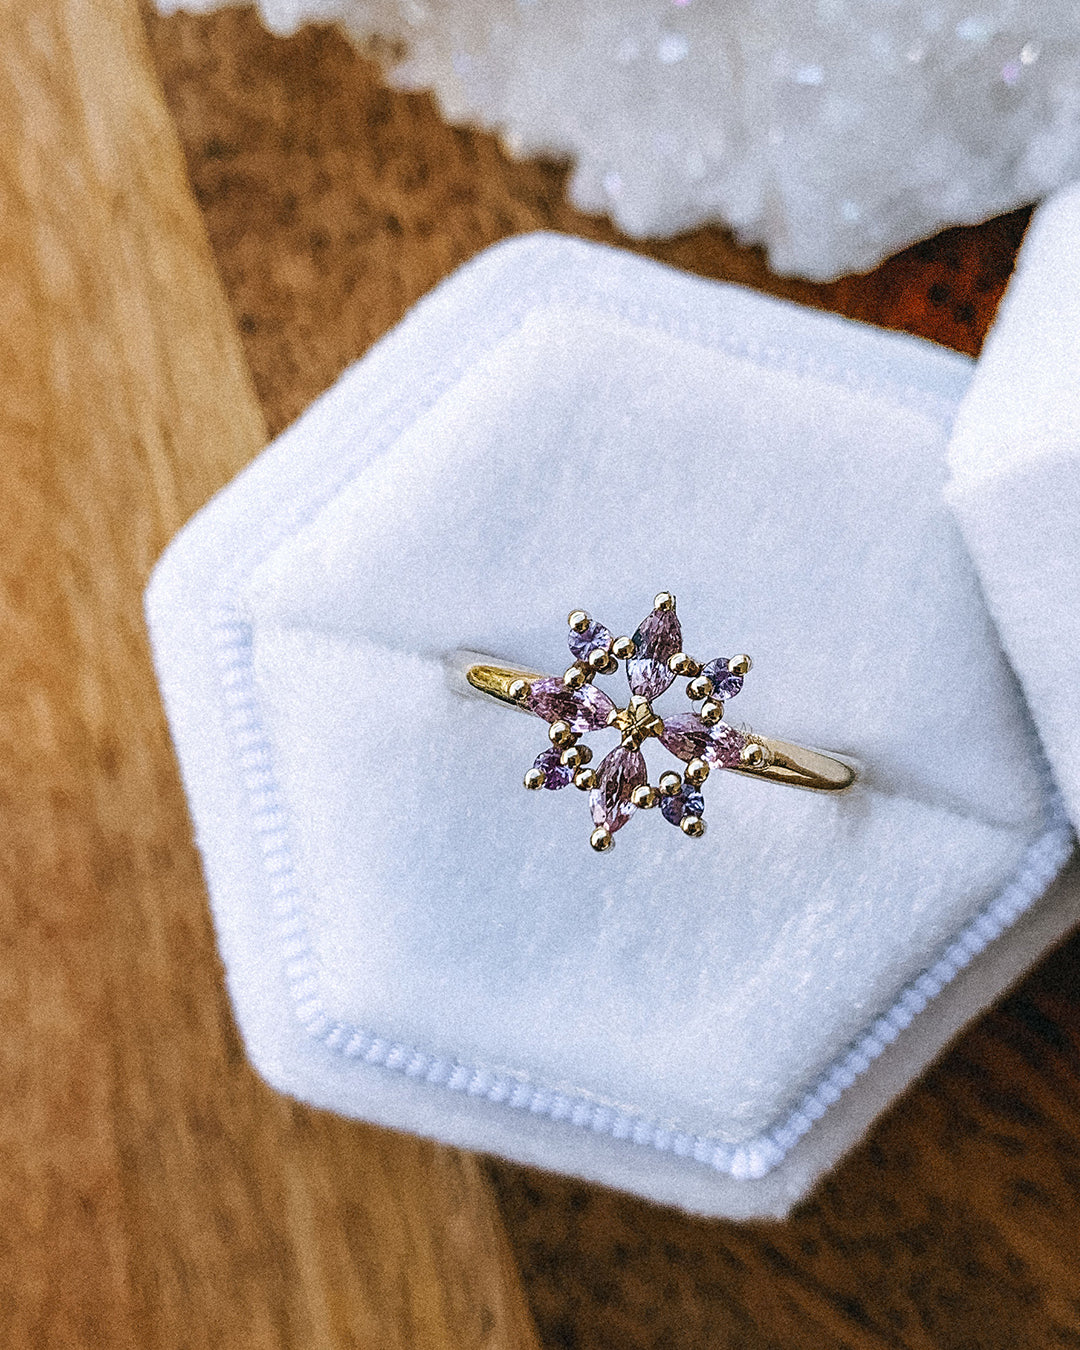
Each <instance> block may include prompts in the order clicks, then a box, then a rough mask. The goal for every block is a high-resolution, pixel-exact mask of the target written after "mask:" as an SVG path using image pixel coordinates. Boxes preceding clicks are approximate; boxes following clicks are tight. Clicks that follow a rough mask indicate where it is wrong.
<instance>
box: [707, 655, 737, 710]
mask: <svg viewBox="0 0 1080 1350" xmlns="http://www.w3.org/2000/svg"><path fill="white" fill-rule="evenodd" d="M701 673H702V675H707V676H708V678H709V679H710V680H711V681H712V687H713V693H714V694H715V695H716V697H717V698H719V699H723V700H724V701H725V702H726V701H727V700H728V699H729V698H734V697H735V695H736V694H737V693H738V692H739V690H740V689H741V688H742V682H743V677H742V676H741V675H736V674H735V673H734V671H730V670H728V667H727V657H725V656H718V657H717V658H716V660H715V661H710V662H709V664H708V665H707V666H702V668H701Z"/></svg>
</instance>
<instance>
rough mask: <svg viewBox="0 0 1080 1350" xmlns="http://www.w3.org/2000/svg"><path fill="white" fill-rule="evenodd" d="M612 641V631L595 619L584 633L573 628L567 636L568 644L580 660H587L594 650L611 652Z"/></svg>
mask: <svg viewBox="0 0 1080 1350" xmlns="http://www.w3.org/2000/svg"><path fill="white" fill-rule="evenodd" d="M611 641H612V639H611V633H610V631H609V630H608V629H606V628H605V627H604V625H603V624H602V623H597V622H596V620H595V619H594V620H593V621H592V623H590V624H589V626H588V628H586V629H585V631H584V633H575V632H574V630H573V629H572V628H571V629H570V632H569V634H568V635H567V638H566V642H567V645H568V646H569V648H570V650H571V652H573V654H574V656H575V657H576V658H577V660H579V661H587V660H588V659H589V657H590V656H591V655H592V653H593V652H609V651H610V650H611Z"/></svg>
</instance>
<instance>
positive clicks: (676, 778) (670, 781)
mask: <svg viewBox="0 0 1080 1350" xmlns="http://www.w3.org/2000/svg"><path fill="white" fill-rule="evenodd" d="M681 787H682V778H681V776H680V775H679V774H677V773H672V772H671V771H670V770H669V771H668V772H667V773H662V774H661V775H660V791H661V792H662V793H663V794H664V796H665V797H674V796H675V794H676V792H678V790H679V789H680V788H681Z"/></svg>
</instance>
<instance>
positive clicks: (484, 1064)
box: [148, 235, 1075, 1215]
mask: <svg viewBox="0 0 1080 1350" xmlns="http://www.w3.org/2000/svg"><path fill="white" fill-rule="evenodd" d="M971 382H972V365H971V363H970V362H969V361H967V360H966V359H964V358H961V357H959V356H956V355H954V354H950V353H947V352H945V351H942V350H939V349H935V348H933V347H931V346H930V345H929V344H926V343H920V342H918V341H915V340H913V339H910V338H906V337H900V336H897V335H892V334H887V333H884V332H879V331H876V330H871V329H868V328H864V327H861V326H859V325H856V324H852V323H848V322H846V321H843V320H840V319H836V318H832V317H829V316H825V315H822V314H818V313H812V312H808V311H803V310H800V309H798V308H796V307H793V306H790V305H786V304H781V303H779V302H777V301H773V300H770V299H766V298H763V297H761V296H758V295H753V294H749V293H746V292H744V291H741V290H739V289H737V288H733V287H728V286H722V285H718V284H716V283H713V282H709V281H704V280H701V279H699V278H694V277H690V276H686V275H683V274H680V273H677V272H675V271H672V270H669V269H667V268H663V267H660V266H658V265H656V264H654V263H651V262H648V261H644V260H642V259H640V258H637V257H633V256H630V255H627V254H623V253H620V252H617V251H615V250H611V249H606V248H601V247H598V246H594V245H590V244H586V243H582V242H579V241H575V240H571V239H567V238H561V237H558V236H554V235H534V236H528V237H525V238H521V239H516V240H513V241H511V242H509V243H506V244H503V245H500V246H497V247H496V248H494V249H491V250H489V251H487V252H486V253H484V254H482V255H481V256H479V257H478V258H476V259H475V260H474V261H473V262H472V263H470V264H469V265H468V266H466V267H464V268H463V269H461V271H459V272H458V273H457V274H455V275H454V276H453V277H451V278H450V279H449V280H448V281H446V282H445V283H444V284H443V285H441V286H440V287H439V288H438V289H437V290H436V291H435V292H434V293H433V294H432V295H430V296H429V297H428V298H426V299H425V300H424V301H423V302H422V303H421V304H419V305H418V306H417V307H416V308H415V309H414V310H413V311H412V313H411V314H409V315H408V316H407V318H406V319H405V320H404V321H403V322H402V323H401V324H400V325H399V326H398V327H397V328H396V329H395V330H394V331H393V332H392V333H390V334H389V335H388V336H387V337H386V338H385V339H383V341H382V342H380V343H379V344H378V345H377V346H376V347H375V348H374V349H373V350H372V351H371V352H370V353H369V354H368V355H367V356H365V358H364V359H363V360H362V361H360V362H359V363H358V364H357V365H355V366H354V367H353V368H352V369H350V370H349V371H347V372H346V373H345V375H344V376H343V377H342V378H341V380H340V381H339V382H338V383H337V384H336V385H335V386H334V387H333V388H332V389H331V390H330V391H329V392H328V393H327V394H325V395H324V396H323V397H322V398H321V399H319V400H318V401H317V402H316V403H315V404H314V406H313V407H312V408H311V409H310V410H309V411H308V412H306V413H305V414H304V415H303V416H302V417H301V418H300V420H299V421H298V422H297V423H296V424H295V425H294V426H293V427H291V428H290V429H289V430H288V431H286V432H285V433H284V434H283V435H282V436H280V437H279V438H278V439H277V440H276V441H275V442H274V443H273V444H272V445H271V446H270V447H269V448H268V449H267V450H266V451H265V453H264V454H263V455H262V456H260V457H259V459H258V460H257V461H256V462H255V463H254V464H252V465H251V466H250V467H249V468H248V469H247V470H246V471H245V472H244V473H242V474H241V475H240V476H239V477H238V478H237V479H236V481H235V482H233V483H232V484H231V485H230V486H229V487H228V488H226V489H225V491H224V492H222V493H221V494H220V495H219V496H218V497H216V498H215V499H214V500H213V501H212V502H211V503H210V504H209V505H208V506H207V507H206V508H205V509H204V510H203V511H202V512H201V513H200V514H199V515H198V516H197V517H196V518H195V519H194V520H193V521H192V522H191V523H190V524H189V525H188V526H187V527H186V528H185V529H184V531H183V532H182V533H181V534H180V536H179V537H178V538H177V539H176V540H175V541H174V542H173V544H172V545H171V546H170V548H169V550H168V551H167V553H166V555H165V557H164V558H163V559H162V561H161V562H160V564H159V566H158V568H157V570H156V572H155V575H154V578H153V581H152V583H151V586H150V590H149V592H148V614H149V621H150V628H151V633H152V638H153V645H154V650H155V658H156V662H157V668H158V672H159V677H160V682H161V687H162V690H163V694H164V699H165V704H166V708H167V711H168V715H169V720H170V724H171V727H172V730H173V734H174V738H175V742H176V746H177V750H178V754H179V759H180V764H181V768H182V771H183V776H184V781H185V785H186V788H187V792H188V796H189V800H190V804H191V811H192V816H193V820H194V825H195V830H196V834H197V838H198V843H199V847H200V849H201V851H202V857H203V861H204V865H205V872H206V878H207V882H208V886H209V891H210V896H211V901H212V905H213V912H214V917H215V922H216V925H217V930H218V934H219V939H220V945H221V950H222V954H223V957H224V961H225V966H226V970H227V977H228V983H229V989H230V992H231V995H232V999H233V1004H234V1007H235V1011H236V1016H237V1019H238V1022H239V1025H240V1029H241V1032H242V1034H243V1037H244V1041H245V1044H246V1047H247V1050H248V1053H249V1055H250V1056H251V1058H252V1060H253V1062H254V1063H255V1065H256V1066H257V1067H258V1068H259V1070H260V1071H261V1072H262V1073H263V1074H264V1075H265V1077H266V1078H267V1079H268V1080H269V1081H270V1082H271V1083H273V1084H275V1085H276V1086H278V1087H279V1088H280V1089H282V1090H283V1091H285V1092H288V1093H291V1094H293V1095H294V1096H296V1097H299V1098H301V1099H303V1100H305V1101H308V1102H312V1103H314V1104H316V1105H319V1106H324V1107H328V1108H330V1109H333V1110H335V1111H339V1112H342V1113H344V1114H346V1115H351V1116H356V1117H360V1118H363V1119H365V1120H371V1121H375V1122H379V1123H382V1124H385V1125H388V1126H391V1127H393V1128H396V1129H405V1130H412V1131H415V1132H417V1133H420V1134H424V1135H428V1136H431V1137H433V1138H437V1139H441V1140H445V1141H447V1142H450V1143H453V1144H457V1145H463V1146H465V1147H469V1148H476V1149H482V1150H487V1151H491V1152H494V1153H498V1154H501V1155H504V1156H506V1157H509V1158H514V1159H519V1160H521V1161H523V1162H527V1163H533V1164H537V1165H539V1166H542V1167H546V1168H552V1169H556V1170H559V1171H563V1172H567V1173H572V1174H576V1175H578V1176H582V1177H587V1178H591V1179H594V1180H596V1181H599V1182H603V1183H606V1184H608V1185H612V1186H616V1187H621V1188H624V1189H626V1190H630V1191H635V1192H638V1193H640V1194H642V1195H645V1196H649V1197H652V1198H654V1199H657V1200H660V1201H663V1202H668V1203H673V1204H677V1205H681V1206H683V1207H685V1208H687V1209H689V1210H693V1211H696V1212H700V1213H705V1214H725V1215H754V1214H781V1213H783V1212H785V1211H786V1209H787V1208H788V1207H789V1206H790V1205H791V1204H792V1203H793V1202H794V1201H795V1200H796V1199H798V1198H799V1197H800V1196H802V1195H803V1194H805V1193H806V1191H807V1189H808V1188H809V1187H810V1186H811V1185H812V1184H813V1182H814V1180H815V1179H816V1178H817V1177H818V1176H819V1175H820V1173H821V1172H822V1171H823V1170H824V1169H825V1168H826V1167H827V1166H829V1165H830V1164H831V1163H832V1162H833V1161H834V1160H835V1159H836V1158H837V1157H838V1156H839V1155H840V1154H841V1153H842V1152H843V1150H844V1149H845V1148H847V1147H848V1146H849V1145H850V1144H852V1143H853V1142H854V1141H855V1140H856V1139H857V1138H858V1137H859V1135H860V1134H861V1133H862V1132H863V1130H864V1129H865V1128H866V1126H867V1124H868V1123H869V1122H870V1120H872V1118H873V1117H874V1116H875V1115H876V1114H877V1113H878V1112H879V1111H880V1110H881V1109H882V1108H883V1107H884V1105H885V1104H886V1103H888V1102H889V1101H890V1100H892V1099H893V1098H894V1097H895V1096H896V1095H897V1094H898V1093H899V1092H900V1091H901V1090H902V1089H903V1087H904V1086H905V1085H906V1084H907V1083H908V1082H909V1081H910V1080H911V1078H912V1077H913V1076H914V1075H915V1074H916V1073H917V1072H918V1071H919V1070H920V1069H921V1068H922V1067H923V1066H924V1065H925V1064H926V1062H927V1061H928V1060H929V1058H930V1057H931V1056H932V1055H933V1054H934V1053H935V1052H936V1051H937V1050H938V1049H939V1048H940V1047H941V1045H942V1044H944V1043H945V1042H946V1041H947V1040H948V1038H949V1037H950V1036H951V1035H952V1034H953V1033H954V1032H955V1031H956V1029H957V1028H958V1027H959V1026H960V1025H962V1023H963V1022H964V1021H965V1020H966V1019H968V1018H969V1017H971V1016H972V1015H973V1014H974V1013H975V1012H977V1011H978V1010H979V1009H980V1008H982V1007H983V1006H985V1005H986V1003H987V1002H988V1001H989V1000H990V999H991V998H993V997H994V996H995V995H996V994H997V993H998V992H1000V990H1001V989H1002V988H1004V987H1005V985H1006V984H1007V983H1008V982H1009V981H1010V980H1012V979H1013V978H1015V977H1016V976H1017V975H1018V974H1019V973H1020V972H1021V971H1022V970H1023V969H1024V968H1025V967H1026V966H1027V965H1028V964H1029V963H1030V962H1031V960H1033V959H1034V957H1035V956H1036V955H1037V954H1038V952H1040V951H1041V950H1043V949H1044V948H1045V947H1046V946H1047V944H1048V943H1050V942H1051V941H1053V940H1054V939H1055V938H1057V937H1058V936H1060V934H1061V933H1062V932H1063V931H1064V929H1065V927H1066V926H1067V923H1068V913H1069V904H1070V892H1069V890H1068V885H1067V884H1066V883H1063V882H1059V883H1057V885H1052V882H1053V880H1054V878H1055V876H1056V875H1057V873H1058V872H1059V869H1060V868H1061V867H1062V865H1063V863H1064V862H1065V860H1066V857H1067V855H1068V852H1069V849H1070V847H1071V833H1070V829H1069V825H1068V822H1067V819H1066V816H1065V814H1064V809H1063V806H1062V799H1061V794H1060V792H1059V790H1058V788H1057V787H1056V786H1055V785H1054V782H1053V779H1052V776H1051V773H1050V771H1049V769H1048V767H1047V763H1046V758H1045V755H1044V753H1043V750H1042V749H1041V748H1040V742H1039V739H1038V737H1037V736H1036V734H1035V731H1034V728H1033V725H1032V718H1031V713H1030V712H1029V709H1028V707H1027V705H1026V703H1025V699H1024V697H1023V694H1022V692H1021V689H1020V686H1019V685H1018V682H1017V680H1016V677H1015V675H1014V673H1013V671H1012V669H1011V668H1010V666H1009V664H1008V662H1007V661H1006V659H1005V657H1004V655H1003V652H1002V646H1001V640H1000V637H999V634H998V631H997V629H996V628H995V625H994V622H993V621H992V620H991V617H990V614H989V613H988V610H987V605H986V602H985V600H984V596H983V592H982V589H981V587H980V582H979V579H978V577H977V575H976V569H975V567H974V566H973V563H972V557H971V553H970V552H969V549H968V547H967V546H966V545H965V541H964V538H963V537H962V535H961V531H960V529H959V528H958V526H957V523H956V518H955V516H954V514H953V513H952V512H951V510H950V508H949V506H948V505H947V504H946V501H945V495H944V489H945V484H946V480H947V479H948V477H949V470H948V466H947V463H946V447H947V445H948V442H949V437H950V431H951V429H952V427H953V423H954V418H955V417H956V412H957V408H958V405H959V404H960V402H961V400H962V399H963V398H964V395H965V391H967V390H968V386H969V384H970V383H971ZM978 382H979V381H978V378H977V379H976V381H975V383H974V384H972V391H973V392H972V394H971V395H969V397H973V396H974V390H975V386H976V385H977V384H978ZM976 495H977V494H976ZM964 500H965V501H970V500H974V498H973V497H972V495H971V494H968V497H966V498H964ZM977 516H978V513H976V517H977ZM973 519H975V523H974V524H973V525H971V532H972V534H973V536H977V535H978V530H979V525H978V519H976V518H973ZM967 528H968V526H967V525H966V526H965V529H967ZM991 552H992V550H991ZM991 561H992V559H991ZM661 589H665V590H669V591H671V592H673V593H674V594H676V595H677V597H678V606H679V613H680V616H681V620H682V625H683V633H684V636H685V641H686V646H687V650H692V651H699V652H707V651H708V652H712V651H714V650H715V651H731V652H749V653H751V654H752V656H753V658H754V669H753V677H752V679H748V680H747V682H746V687H745V688H744V689H743V691H742V692H741V694H740V698H739V704H740V705H741V706H738V707H737V708H736V707H735V705H732V708H731V713H730V715H731V716H733V717H734V719H735V721H736V722H740V721H742V720H745V722H746V723H747V724H748V725H750V726H755V727H756V726H760V727H761V728H762V729H763V730H765V729H767V730H768V731H769V732H770V733H771V734H775V735H777V736H782V737H785V738H786V739H790V740H791V741H794V742H798V743H802V744H805V745H812V746H813V745H820V746H828V747H831V748H832V749H834V750H835V751H837V752H840V753H846V754H850V755H851V756H853V757H854V758H856V759H857V760H858V761H859V762H860V763H861V764H862V765H863V766H865V767H864V770H863V773H862V775H861V776H860V778H859V780H858V782H857V783H856V785H855V786H854V787H852V788H850V789H849V790H848V791H846V792H843V793H841V794H838V795H836V796H835V798H833V797H829V796H823V795H819V794H815V793H809V792H801V791H797V790H793V789H791V788H787V787H783V786H777V785H775V784H770V783H764V782H758V781H754V780H752V779H748V778H747V777H746V776H745V775H736V774H725V773H717V774H714V775H713V776H712V777H711V778H710V781H709V805H708V813H709V815H708V832H707V834H706V835H705V837H704V838H701V839H689V838H687V837H685V836H684V835H683V834H682V833H681V832H680V831H679V830H678V829H671V828H669V827H668V826H667V825H665V824H664V822H663V820H662V819H660V813H659V812H653V813H648V815H646V814H645V813H642V814H643V816H645V818H643V819H642V820H637V821H634V822H633V828H631V829H626V830H623V831H622V832H621V833H620V835H619V839H618V847H617V848H616V849H614V850H613V851H611V852H610V853H607V854H604V855H603V856H601V855H600V854H597V853H594V852H593V851H592V850H590V848H589V847H588V825H587V815H588V812H587V809H586V802H585V801H584V800H583V798H582V796H581V794H579V793H577V792H576V791H574V789H573V788H570V789H569V790H567V791H565V792H526V791H524V790H523V788H522V773H523V771H524V769H526V768H527V767H528V765H529V764H530V763H531V762H532V759H533V756H534V755H535V753H536V750H537V749H538V748H539V747H540V745H542V744H543V743H544V732H545V728H544V725H543V723H542V722H539V721H537V720H536V719H534V718H530V717H527V716H523V715H521V714H520V713H518V712H517V711H515V710H513V709H510V708H506V707H504V706H502V705H500V704H498V703H497V702H495V701H494V700H484V699H483V698H478V697H469V696H468V693H467V691H466V690H465V689H464V688H463V687H462V686H461V683H460V681H455V679H454V678H453V672H452V669H451V666H452V654H453V653H454V652H456V651H458V650H460V649H465V650H468V651H473V652H480V653H487V654H490V655H491V656H493V657H497V658H501V659H504V660H508V661H513V662H515V663H517V664H519V665H521V666H524V667H526V668H529V669H533V670H537V671H552V672H555V673H559V672H561V671H562V670H563V669H564V668H565V666H566V664H567V660H568V657H567V652H566V615H567V613H568V612H569V611H571V610H573V609H576V608H578V607H581V608H583V609H585V610H587V611H588V612H589V613H591V614H596V615H598V616H601V617H602V618H603V621H604V622H605V623H606V624H609V625H611V627H612V631H618V632H626V631H627V630H628V629H629V630H631V631H632V628H633V625H634V624H635V623H636V622H637V621H638V620H639V619H640V618H641V616H642V615H643V614H644V613H646V612H647V610H648V609H649V607H650V605H651V602H652V597H653V595H654V593H655V592H656V591H658V590H661ZM670 696H671V697H672V698H677V697H678V696H679V695H678V693H677V692H676V691H672V693H671V695H670ZM664 697H665V698H666V697H668V695H664ZM721 780H722V781H721ZM583 813H584V818H583ZM1048 888H1049V890H1048ZM1072 896H1073V898H1075V883H1074V885H1073V891H1072Z"/></svg>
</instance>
